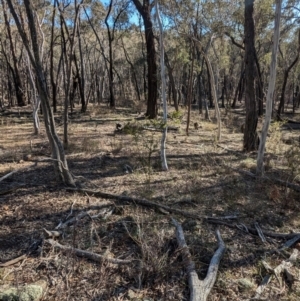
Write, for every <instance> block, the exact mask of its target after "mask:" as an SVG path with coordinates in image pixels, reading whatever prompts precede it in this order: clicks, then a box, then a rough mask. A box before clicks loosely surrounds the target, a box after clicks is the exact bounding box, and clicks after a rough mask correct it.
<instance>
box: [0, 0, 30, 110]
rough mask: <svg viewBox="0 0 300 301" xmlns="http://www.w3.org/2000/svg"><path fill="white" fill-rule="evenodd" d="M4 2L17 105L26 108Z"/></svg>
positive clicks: (4, 7)
mask: <svg viewBox="0 0 300 301" xmlns="http://www.w3.org/2000/svg"><path fill="white" fill-rule="evenodd" d="M1 2H2V8H3V16H4V21H5V27H6V31H7V35H8V39H9V44H10V51H11V55H12V59H13V65H14V67H13V68H11V71H12V76H13V80H14V84H15V90H16V98H17V104H18V106H19V107H22V106H25V100H24V90H23V85H22V81H21V76H20V71H19V66H18V59H17V56H16V52H15V48H14V43H13V40H12V34H11V28H10V24H9V20H8V16H7V8H6V5H5V2H4V0H2V1H1Z"/></svg>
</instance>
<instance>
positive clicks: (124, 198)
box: [67, 188, 208, 220]
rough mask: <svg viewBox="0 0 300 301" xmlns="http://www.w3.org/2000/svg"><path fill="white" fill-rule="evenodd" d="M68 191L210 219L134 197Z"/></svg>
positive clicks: (80, 190) (190, 216) (96, 191)
mask: <svg viewBox="0 0 300 301" xmlns="http://www.w3.org/2000/svg"><path fill="white" fill-rule="evenodd" d="M67 191H73V192H80V193H84V194H91V195H94V196H95V197H101V198H105V199H115V200H118V201H123V202H130V203H134V204H137V205H141V206H145V207H152V208H155V209H164V210H166V211H168V212H171V213H177V214H180V215H182V216H185V217H189V218H194V219H197V220H200V219H203V218H208V217H207V216H203V215H202V216H201V215H196V214H192V213H189V212H186V211H182V210H179V209H176V208H171V207H169V206H166V205H162V204H158V203H155V202H151V201H148V200H146V199H139V198H134V197H130V196H125V195H117V194H110V193H106V192H102V191H99V190H88V189H79V188H67Z"/></svg>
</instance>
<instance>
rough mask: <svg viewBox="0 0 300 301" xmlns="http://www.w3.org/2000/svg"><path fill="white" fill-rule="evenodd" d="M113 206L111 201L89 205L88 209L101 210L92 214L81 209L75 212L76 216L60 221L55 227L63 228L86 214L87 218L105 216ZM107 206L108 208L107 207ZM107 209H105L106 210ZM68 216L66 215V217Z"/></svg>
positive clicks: (110, 211)
mask: <svg viewBox="0 0 300 301" xmlns="http://www.w3.org/2000/svg"><path fill="white" fill-rule="evenodd" d="M112 207H113V204H112V203H103V204H102V205H95V206H91V207H89V209H88V210H99V209H100V210H102V212H99V213H98V214H96V215H94V216H92V215H91V214H90V213H89V212H88V211H83V212H80V213H79V214H77V215H76V216H74V217H72V218H70V219H68V220H66V221H65V222H64V223H63V222H60V223H59V224H58V225H57V226H56V227H55V229H56V230H58V229H64V228H66V227H68V226H70V225H72V224H74V223H77V222H78V221H79V220H81V219H83V218H84V217H86V216H88V217H89V218H91V219H93V218H98V217H102V218H105V217H107V216H108V215H110V214H111V213H112V211H113V209H111V208H112ZM107 208H108V209H107ZM106 209H107V210H106ZM68 216H69V215H68ZM67 218H68V217H67Z"/></svg>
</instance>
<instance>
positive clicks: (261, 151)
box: [256, 0, 282, 176]
mask: <svg viewBox="0 0 300 301" xmlns="http://www.w3.org/2000/svg"><path fill="white" fill-rule="evenodd" d="M281 2H282V0H276V12H275V27H274V38H273V49H272V59H271V64H270V78H269V86H268V93H267V100H266V115H265V121H264V125H263V129H262V133H261V138H260V143H259V148H258V154H257V166H256V174H257V175H259V176H262V175H263V173H264V161H263V160H264V153H265V145H266V140H267V133H268V129H269V125H270V122H271V117H272V104H273V94H274V90H275V80H276V61H277V51H278V44H279V36H280V17H281Z"/></svg>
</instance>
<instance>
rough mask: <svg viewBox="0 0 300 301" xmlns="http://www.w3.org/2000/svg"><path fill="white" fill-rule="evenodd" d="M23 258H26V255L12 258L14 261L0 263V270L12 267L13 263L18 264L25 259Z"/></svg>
mask: <svg viewBox="0 0 300 301" xmlns="http://www.w3.org/2000/svg"><path fill="white" fill-rule="evenodd" d="M25 258H27V255H26V254H24V255H22V256H19V257H17V258H14V259H12V260H9V261H7V262H5V263H0V267H1V268H4V267H8V266H10V265H13V264H15V263H17V262H19V261H21V260H23V259H25Z"/></svg>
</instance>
